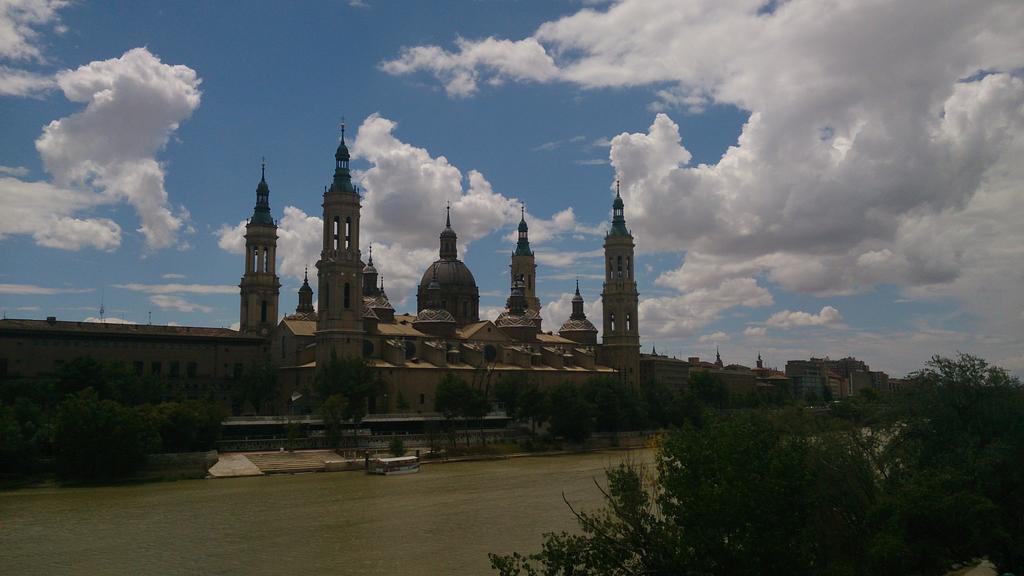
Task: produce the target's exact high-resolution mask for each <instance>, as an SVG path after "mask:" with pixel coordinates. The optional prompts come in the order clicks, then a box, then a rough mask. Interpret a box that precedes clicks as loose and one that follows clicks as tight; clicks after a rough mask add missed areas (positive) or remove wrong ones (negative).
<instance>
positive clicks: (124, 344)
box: [18, 338, 231, 353]
mask: <svg viewBox="0 0 1024 576" xmlns="http://www.w3.org/2000/svg"><path fill="white" fill-rule="evenodd" d="M27 342H28V343H29V344H30V345H32V346H43V347H48V346H52V347H55V348H56V347H61V346H64V347H68V348H70V347H74V348H79V347H82V348H130V349H142V348H147V349H160V350H214V349H216V348H217V344H195V343H185V342H139V341H135V340H99V339H92V340H87V339H83V340H55V339H50V338H40V339H33V340H28V341H27ZM23 344H24V342H21V341H19V342H18V346H22V345H23ZM224 352H225V353H230V352H231V348H230V347H227V346H225V347H224Z"/></svg>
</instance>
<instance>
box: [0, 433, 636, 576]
mask: <svg viewBox="0 0 1024 576" xmlns="http://www.w3.org/2000/svg"><path fill="white" fill-rule="evenodd" d="M625 457H631V458H633V459H636V460H639V461H642V462H647V463H649V462H651V461H652V459H653V454H652V452H651V451H649V450H643V451H639V452H632V453H627V452H607V453H592V454H581V455H571V456H557V457H533V458H516V459H511V460H500V461H487V462H462V463H451V464H429V465H424V466H423V469H422V471H421V472H420V473H419V474H413V475H408V476H389V477H381V476H367V475H364V474H362V473H358V472H337V473H330V474H299V475H277V476H264V477H254V478H235V479H225V480H186V481H179V482H164V483H153V484H138V485H129V486H112V487H96V488H38V489H23V490H15V491H8V492H0V572H2V573H3V574H12V575H14V574H18V575H29V574H47V575H54V574H90V575H91V574H190V575H191V574H359V575H375V574H410V575H411V574H487V573H492V571H491V570H490V563H489V561H488V559H487V553H488V552H497V553H509V552H512V551H520V552H524V553H527V552H534V551H536V550H538V549H539V546H540V544H541V541H542V537H541V535H542V533H544V532H549V531H561V530H570V531H572V530H575V528H576V522H575V518H574V517H573V515H572V513H571V512H570V511H569V510H568V508H567V507H566V505H565V504H564V503H563V502H562V492H563V491H564V492H565V495H566V497H567V498H568V499H569V501H570V502H572V503H573V505H574V506H577V509H579V508H583V509H593V508H595V507H597V506H599V505H600V504H601V494H600V492H599V491H598V490H597V488H596V487H595V486H594V482H593V481H594V479H595V478H596V479H598V480H599V481H601V483H602V485H603V484H604V471H605V469H606V468H607V467H609V466H611V465H615V464H617V463H618V462H620V461H621V460H622V459H623V458H625Z"/></svg>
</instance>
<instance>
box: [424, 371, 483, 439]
mask: <svg viewBox="0 0 1024 576" xmlns="http://www.w3.org/2000/svg"><path fill="white" fill-rule="evenodd" d="M489 406H490V401H489V400H488V398H487V395H486V394H485V393H484V392H483V391H482V390H479V389H477V388H473V387H472V386H470V385H469V384H467V383H466V382H465V381H464V380H462V379H461V378H459V377H458V376H455V375H454V374H452V373H451V372H449V373H448V374H445V376H444V378H442V379H441V381H440V382H438V384H437V390H436V391H435V393H434V411H435V412H440V413H441V414H442V415H444V418H445V420H446V422H447V424H448V427H449V430H451V428H452V425H453V424H454V420H455V419H456V418H464V419H465V421H466V429H467V436H466V444H467V445H468V444H469V435H468V429H469V420H470V419H471V418H475V419H481V418H483V417H484V416H486V415H487V410H488V408H489ZM451 437H452V439H453V446H454V435H452V436H451ZM481 438H483V436H482V435H481Z"/></svg>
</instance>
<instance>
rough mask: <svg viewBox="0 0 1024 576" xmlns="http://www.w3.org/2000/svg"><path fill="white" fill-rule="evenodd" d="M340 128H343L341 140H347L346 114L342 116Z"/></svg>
mask: <svg viewBox="0 0 1024 576" xmlns="http://www.w3.org/2000/svg"><path fill="white" fill-rule="evenodd" d="M340 128H341V141H342V142H344V141H345V117H344V116H342V117H341V125H340Z"/></svg>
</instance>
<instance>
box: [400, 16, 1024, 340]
mask: <svg viewBox="0 0 1024 576" xmlns="http://www.w3.org/2000/svg"><path fill="white" fill-rule="evenodd" d="M762 4H763V2H761V1H760V0H737V1H734V2H722V1H720V0H695V1H693V2H687V3H679V2H677V1H676V0H623V1H620V2H615V3H613V4H611V5H609V6H607V7H601V8H598V9H591V8H585V9H581V10H579V11H577V12H576V13H574V14H571V15H569V16H566V17H564V18H560V19H558V20H554V21H551V22H546V23H544V24H542V25H541V26H539V28H538V29H537V30H536V32H535V33H534V34H533V35H532V36H531V37H528V38H526V39H524V40H520V41H519V42H525V41H527V40H534V41H536V42H538V44H539V46H540V48H541V49H542V50H543V51H544V53H545V54H546V55H549V56H551V57H552V58H553V59H554V60H555V66H556V68H555V69H554V70H548V72H547V73H546V74H545V75H544V76H543V77H542V78H536V79H534V78H528V77H526V78H521V80H524V81H552V80H558V81H564V82H568V83H571V84H574V85H578V86H581V87H584V88H599V87H635V86H647V87H649V88H650V89H651V90H652V91H653V93H654V96H655V98H656V99H657V103H656V104H655V105H654V109H658V110H676V109H679V108H682V109H685V110H687V111H690V112H692V111H695V110H696V109H699V108H702V107H704V106H706V105H712V104H714V105H732V106H736V107H738V108H740V109H742V110H744V111H747V112H749V114H750V116H749V119H748V121H747V122H746V124H745V125H744V126H743V129H742V133H741V135H740V137H739V139H738V141H737V142H736V144H735V145H734V146H732V147H731V148H729V149H728V150H727V151H726V152H725V154H724V155H723V157H722V158H721V159H720V160H719V161H718V162H717V163H715V164H709V165H698V166H692V165H690V160H691V156H690V153H689V151H687V149H686V147H685V146H684V145H683V138H682V136H681V135H680V134H679V129H678V126H677V125H676V124H675V122H673V121H672V120H671V119H670V118H669V117H668V116H666V115H662V114H659V115H657V116H656V117H655V120H654V122H653V123H652V125H651V127H650V128H649V129H648V130H647V131H646V132H641V133H633V134H629V133H625V134H620V135H619V136H617V137H615V138H614V139H613V140H612V142H611V147H612V148H611V158H612V163H613V165H614V166H615V168H616V171H617V172H618V175H619V176H620V177H621V178H622V181H623V197H624V199H625V201H626V215H627V222H628V223H629V224H630V226H631V227H632V228H633V229H634V230H642V231H643V241H642V242H640V243H638V248H639V249H640V250H645V251H650V250H654V251H667V252H676V251H679V250H681V249H684V250H686V251H687V252H686V262H685V263H684V264H683V266H682V267H681V268H680V269H679V270H676V271H674V272H670V273H668V274H665V275H663V276H662V277H661V278H659V284H663V283H665V282H668V283H669V284H670V285H673V284H674V285H675V286H678V287H684V286H686V285H691V286H694V287H695V289H696V290H701V291H712V292H713V291H714V290H716V288H715V287H716V286H720V285H721V284H722V283H723V282H724V281H727V280H730V279H745V280H746V281H748V282H752V283H753V284H752V285H754V286H756V285H757V282H758V281H759V280H762V279H763V280H767V281H770V282H772V283H774V284H775V285H777V286H778V287H780V288H782V289H784V290H787V291H793V292H802V293H811V294H818V295H827V294H850V293H857V292H864V291H868V290H871V289H872V288H874V287H875V286H878V285H880V284H895V285H898V286H902V287H903V290H904V292H905V294H906V295H907V296H908V297H912V298H947V297H950V296H952V297H954V298H957V299H958V300H960V301H961V302H964V303H965V306H966V307H967V308H968V309H969V310H971V311H972V312H973V313H975V314H977V316H978V317H980V318H982V319H983V320H984V321H985V323H986V327H987V329H988V330H994V331H997V332H998V333H999V334H1001V335H1003V336H1005V337H1006V338H1007V339H1008V340H1011V341H1015V342H1017V343H1018V344H1019V342H1020V336H1019V335H1020V334H1021V333H1024V321H1022V320H1024V319H1021V318H1019V317H1018V316H1017V315H1013V314H1006V313H1005V311H1006V310H1020V309H1022V308H1024V296H1022V295H1020V294H1021V292H1022V291H1020V290H1019V286H1020V278H1019V275H1015V274H1007V273H1006V271H1007V270H1021V269H1024V253H1022V252H1021V251H1020V250H1019V246H1021V245H1022V244H1024V231H1022V230H1024V229H1022V228H1021V227H1020V225H1019V222H1020V221H1021V219H1022V217H1024V208H1022V203H1021V202H1020V200H1019V190H1020V187H1021V184H1022V183H1024V173H1022V171H1021V169H1020V168H1019V166H1018V165H1019V164H1020V163H1019V161H1015V159H1016V158H1020V157H1021V154H1024V143H1022V136H1021V135H1022V134H1024V130H1022V128H1024V81H1022V80H1021V79H1020V78H1019V77H1016V76H1014V75H1012V74H1009V73H1007V72H1008V71H1014V70H1020V69H1021V68H1022V67H1024V50H1021V47H1022V45H1021V37H1020V34H1019V30H1020V29H1022V28H1024V10H1022V9H1021V8H1020V6H1019V5H1018V4H1017V3H1012V2H999V1H997V0H992V1H978V2H971V3H959V4H958V3H935V2H931V1H930V0H916V1H911V0H907V1H904V2H900V3H898V4H895V5H894V4H892V3H890V2H879V1H862V0H837V1H835V2H824V3H823V2H819V1H817V0H790V1H788V2H785V3H779V4H778V5H777V6H776V8H775V10H773V11H772V12H771V13H770V14H761V13H759V9H760V6H761V5H762ZM979 31H983V33H982V32H979ZM433 49H434V50H435V51H439V50H440V49H437V48H436V47H433ZM414 53H416V49H415V48H414V49H408V50H407V51H406V52H405V53H404V54H406V55H408V54H414ZM437 55H440V56H445V55H447V56H450V57H456V56H458V54H457V53H456V54H450V53H446V52H444V51H439V52H435V56H437ZM424 56H427V54H426V53H424ZM432 60H433V59H432V58H424V60H423V62H430V61H432ZM460 62H462V63H463V66H464V67H468V68H469V69H468V70H465V69H464V70H462V73H463V75H466V76H469V77H471V78H475V77H476V76H475V74H485V73H486V71H487V69H488V68H487V66H488V65H489V64H488V63H487V62H486V61H485V60H479V59H478V60H467V59H463V60H460ZM417 69H419V70H424V69H429V68H428V67H427V66H426V65H421V66H419V67H410V68H406V69H395V70H392V72H393V73H408V72H411V71H413V70H417ZM979 71H986V72H985V73H979ZM439 78H440V79H441V80H442V81H445V79H444V78H443V77H441V76H439ZM474 87H475V86H474ZM471 92H472V90H469V91H465V92H462V93H461V94H463V95H465V94H469V93H471ZM1014 190H1016V192H1013V191H1014ZM1015 246H1016V247H1018V248H1014V247H1015ZM980 294H985V297H979V295H980ZM667 306H668V303H667V302H665V301H658V302H655V303H651V304H646V307H647V308H648V309H649V310H652V309H655V308H659V309H660V308H666V307H667ZM712 307H713V308H716V307H717V306H712ZM693 308H695V309H696V308H699V306H693ZM666 309H668V308H666ZM712 316H713V315H712ZM653 321H654V323H655V330H656V333H658V332H661V331H662V330H664V329H666V328H665V323H666V322H667V323H671V322H669V321H663V320H661V319H660V318H658V317H656V318H653ZM692 323H693V324H700V323H701V320H699V319H698V320H695V321H694V322H692ZM648 325H650V323H648ZM641 326H643V325H641ZM678 328H679V332H678V334H677V335H679V336H682V335H684V334H690V333H692V332H691V330H692V326H679V327H678ZM990 349H991V350H993V352H994V353H995V354H996V355H999V354H1002V355H1008V354H1006V352H1005V351H1004V350H1002V349H998V348H990Z"/></svg>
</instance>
